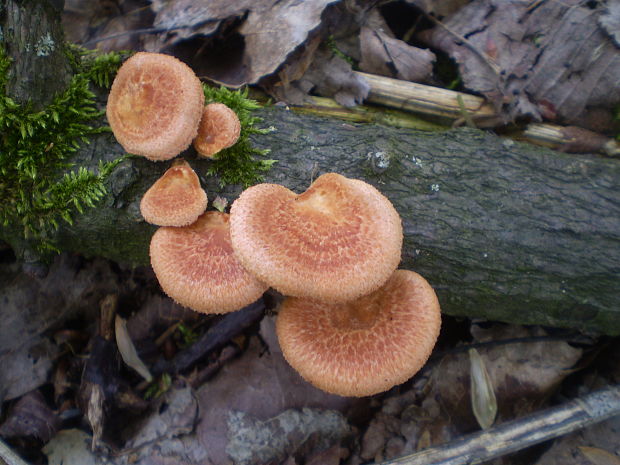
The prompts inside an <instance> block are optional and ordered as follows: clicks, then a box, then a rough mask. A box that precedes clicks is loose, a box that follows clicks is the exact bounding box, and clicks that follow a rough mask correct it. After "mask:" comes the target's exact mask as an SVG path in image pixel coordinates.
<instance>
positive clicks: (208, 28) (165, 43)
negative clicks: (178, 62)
mask: <svg viewBox="0 0 620 465" xmlns="http://www.w3.org/2000/svg"><path fill="white" fill-rule="evenodd" d="M335 2H336V0H314V1H306V2H300V1H297V0H284V1H280V0H255V1H248V0H244V1H237V2H231V1H230V0H210V1H209V2H200V3H199V2H195V1H193V0H177V1H174V2H163V1H157V2H154V3H153V5H152V9H153V11H154V12H155V13H156V16H155V20H154V27H156V28H169V29H170V32H167V33H162V34H160V35H159V36H156V38H155V40H151V41H150V42H149V43H148V44H147V49H148V50H150V51H161V50H165V51H167V52H171V53H173V54H174V55H178V56H184V55H185V54H187V56H184V58H187V60H188V61H190V62H196V64H199V65H202V66H197V67H196V71H197V72H198V74H200V75H205V76H206V77H208V78H209V79H212V80H215V81H217V82H219V83H222V84H225V85H228V86H232V87H239V86H242V85H245V84H254V83H256V82H258V81H259V80H260V79H261V78H262V77H264V76H266V75H269V74H271V73H273V72H275V71H276V70H277V69H278V67H280V66H281V65H282V64H283V63H284V62H285V61H286V59H287V57H288V56H289V54H291V53H292V52H293V51H294V50H295V49H296V48H297V47H299V46H300V45H302V44H303V43H304V42H305V41H306V40H307V39H308V38H309V34H310V33H311V32H312V31H314V30H316V29H317V28H318V27H319V26H320V24H321V18H322V14H323V11H324V10H325V8H326V7H327V6H328V5H330V4H331V3H335ZM216 31H218V37H217V38H216V37H209V36H211V35H212V34H214V33H215V32H216ZM191 38H196V39H197V40H202V41H204V43H203V46H202V47H200V51H199V53H198V55H197V54H196V48H197V47H193V48H192V49H191V50H187V49H186V48H185V45H184V44H183V42H185V43H187V39H191ZM222 62H225V66H221V63H222Z"/></svg>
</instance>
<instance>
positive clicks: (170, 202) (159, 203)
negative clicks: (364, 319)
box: [140, 159, 207, 226]
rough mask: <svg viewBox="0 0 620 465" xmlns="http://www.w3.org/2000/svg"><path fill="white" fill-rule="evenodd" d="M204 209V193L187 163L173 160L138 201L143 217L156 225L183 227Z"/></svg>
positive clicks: (205, 207) (205, 204)
mask: <svg viewBox="0 0 620 465" xmlns="http://www.w3.org/2000/svg"><path fill="white" fill-rule="evenodd" d="M206 209H207V194H206V192H205V191H204V190H203V189H202V187H200V180H199V179H198V176H197V175H196V173H195V172H194V170H193V169H192V167H191V166H189V163H187V162H186V161H185V160H182V159H180V160H176V161H175V162H174V163H173V164H172V166H171V167H170V168H168V170H167V171H166V172H165V173H164V174H163V175H162V177H161V178H159V179H158V180H157V181H155V183H154V184H153V185H152V186H151V187H150V188H149V190H147V191H146V192H145V194H144V195H143V196H142V200H141V201H140V213H142V216H143V217H144V219H145V220H146V221H147V222H149V223H151V224H156V225H158V226H186V225H188V224H190V223H193V222H194V221H196V219H197V218H198V217H199V216H200V215H202V214H203V213H204V212H205V210H206Z"/></svg>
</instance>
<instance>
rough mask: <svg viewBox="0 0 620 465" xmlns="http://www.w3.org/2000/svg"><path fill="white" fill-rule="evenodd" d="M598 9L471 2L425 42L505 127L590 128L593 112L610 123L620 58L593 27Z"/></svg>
mask: <svg viewBox="0 0 620 465" xmlns="http://www.w3.org/2000/svg"><path fill="white" fill-rule="evenodd" d="M603 3H604V2H594V4H593V6H592V8H590V7H589V5H590V4H585V3H584V2H582V1H580V0H566V1H561V2H533V3H532V2H503V3H502V7H501V8H497V6H496V3H495V2H494V1H492V0H476V1H473V2H471V3H470V4H469V5H467V6H465V7H464V8H462V9H461V10H459V11H458V13H456V14H454V15H453V16H451V17H449V18H447V19H446V20H445V23H444V25H443V26H437V27H436V28H435V29H434V32H433V33H432V40H431V42H432V45H433V46H435V47H437V48H439V49H440V50H443V51H445V52H447V53H448V54H450V56H452V57H453V58H454V59H455V60H456V62H457V63H458V64H459V71H460V74H461V77H462V79H463V83H464V85H465V87H466V88H468V89H471V90H474V91H477V92H479V93H481V94H483V95H484V96H485V97H487V98H488V99H489V100H490V102H491V103H493V104H494V106H495V107H496V109H497V111H498V112H502V114H503V115H504V117H505V119H506V121H511V120H513V119H515V118H518V117H531V118H534V119H537V120H540V119H542V118H545V119H548V120H557V121H558V122H561V123H562V124H573V125H577V126H582V125H584V124H585V125H587V124H590V119H589V114H588V113H587V110H588V109H589V108H593V107H597V108H599V109H607V120H611V119H612V118H613V110H614V107H615V106H616V105H617V104H618V103H619V102H620V86H618V83H617V80H616V77H617V76H618V75H620V53H619V50H618V46H617V45H616V44H614V42H613V41H611V40H609V35H608V33H607V32H606V31H605V30H603V28H602V27H601V26H600V25H599V18H601V15H603V14H605V13H607V10H605V8H604V7H603ZM612 3H613V2H612ZM614 11H615V10H614ZM607 14H609V13H607ZM614 17H615V15H614ZM604 18H608V16H603V20H604ZM608 22H609V20H608ZM592 124H594V122H592ZM596 124H597V125H599V126H600V125H601V124H602V123H601V117H600V115H598V116H597V119H596ZM605 124H609V122H607V123H603V124H602V125H603V126H605ZM589 129H593V130H596V129H597V127H590V128H589Z"/></svg>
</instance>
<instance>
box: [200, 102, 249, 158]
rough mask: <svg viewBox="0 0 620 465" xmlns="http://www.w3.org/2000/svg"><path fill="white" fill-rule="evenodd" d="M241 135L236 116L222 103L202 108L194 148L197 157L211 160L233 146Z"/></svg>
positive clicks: (239, 124) (239, 123)
mask: <svg viewBox="0 0 620 465" xmlns="http://www.w3.org/2000/svg"><path fill="white" fill-rule="evenodd" d="M240 134H241V122H240V121H239V117H238V116H237V114H236V113H235V112H234V111H233V110H231V109H230V108H229V107H227V106H226V105H224V104H223V103H210V104H208V105H206V106H205V107H204V110H203V112H202V118H201V120H200V125H199V126H198V135H197V136H196V138H195V139H194V148H195V149H196V151H197V152H198V154H199V155H201V156H203V157H208V158H212V157H213V156H214V155H215V154H217V153H218V152H219V151H220V150H222V149H226V148H228V147H231V146H233V145H235V143H236V142H237V140H239V135H240Z"/></svg>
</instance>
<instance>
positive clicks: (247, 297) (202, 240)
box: [150, 212, 267, 313]
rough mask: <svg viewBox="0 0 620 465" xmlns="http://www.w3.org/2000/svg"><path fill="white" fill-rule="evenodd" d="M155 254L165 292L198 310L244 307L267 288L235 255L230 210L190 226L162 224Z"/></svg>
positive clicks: (153, 249) (153, 258)
mask: <svg viewBox="0 0 620 465" xmlns="http://www.w3.org/2000/svg"><path fill="white" fill-rule="evenodd" d="M150 253H151V265H152V266H153V270H154V271H155V275H156V276H157V279H158V280H159V284H160V285H161V287H162V289H163V290H164V292H165V293H166V294H168V295H169V296H170V297H172V298H173V299H174V300H175V301H177V302H178V303H180V304H181V305H185V306H186V307H189V308H191V309H193V310H196V311H198V312H203V313H226V312H232V311H235V310H239V309H240V308H242V307H244V306H246V305H248V304H250V303H252V302H254V301H255V300H256V299H258V298H259V297H260V296H261V295H262V294H263V292H265V291H266V290H267V286H265V285H263V284H262V283H260V282H258V281H257V280H256V279H255V278H254V277H252V276H251V275H250V274H249V273H247V272H246V271H245V270H244V269H243V268H242V266H241V264H240V263H239V262H238V261H237V259H236V258H235V256H234V255H233V252H232V247H231V244H230V227H229V216H228V214H226V213H220V212H207V213H205V214H204V215H202V216H201V217H200V218H198V220H197V221H196V222H195V223H193V224H191V225H189V226H185V227H182V228H174V227H163V228H159V229H158V230H157V231H156V232H155V234H154V235H153V238H152V239H151V248H150Z"/></svg>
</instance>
